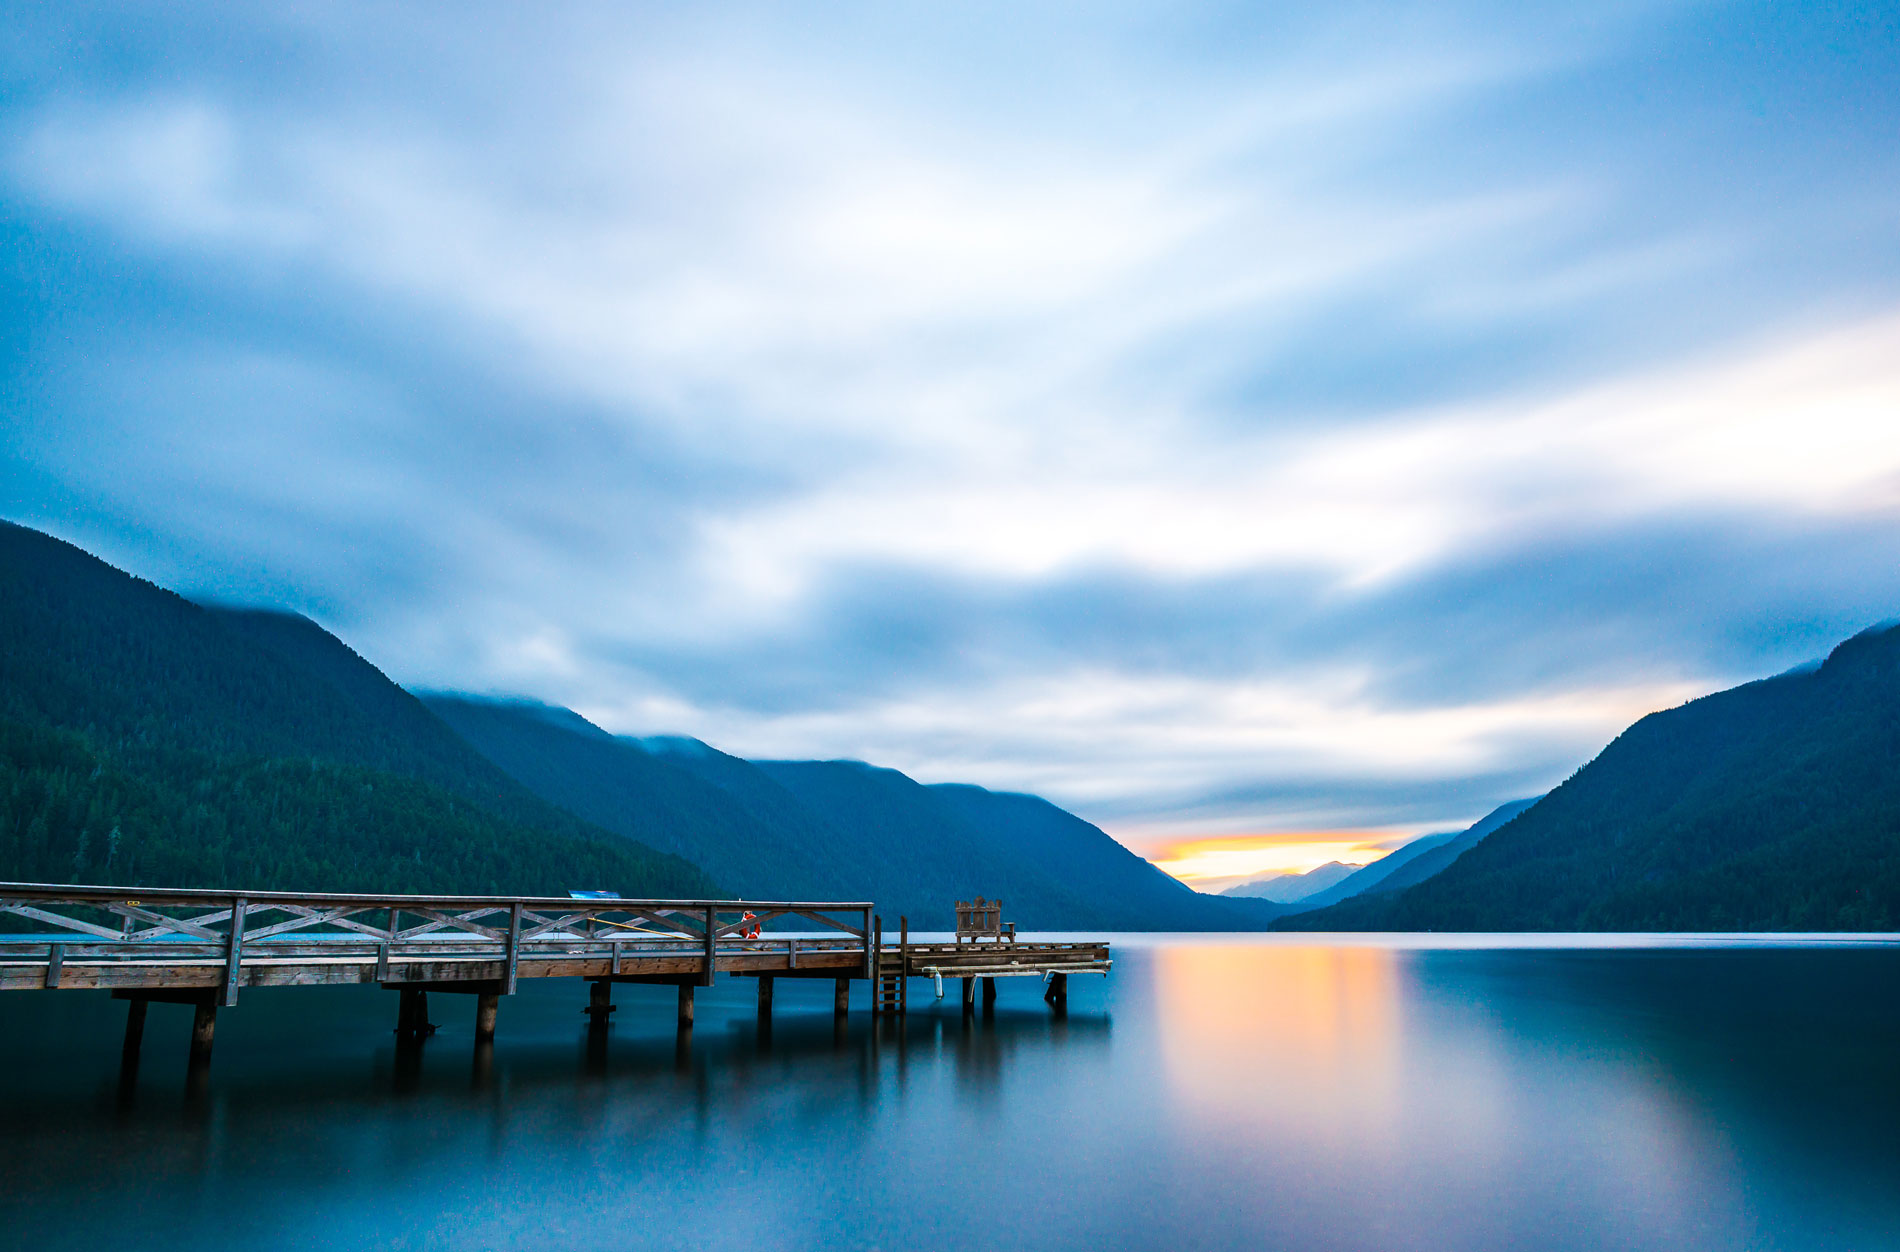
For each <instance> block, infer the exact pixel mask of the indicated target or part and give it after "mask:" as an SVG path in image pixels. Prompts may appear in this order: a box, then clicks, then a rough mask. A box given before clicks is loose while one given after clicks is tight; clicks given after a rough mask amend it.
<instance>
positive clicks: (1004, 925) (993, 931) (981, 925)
mask: <svg viewBox="0 0 1900 1252" xmlns="http://www.w3.org/2000/svg"><path fill="white" fill-rule="evenodd" d="M965 939H968V940H969V941H970V942H971V943H977V942H980V941H982V940H984V939H994V940H996V941H997V942H998V943H1004V942H1008V943H1015V942H1016V923H1015V922H1005V921H1004V920H1003V902H1002V901H1001V900H985V899H984V898H983V897H982V896H978V897H977V898H976V899H974V900H958V901H957V942H958V943H962V942H963V941H964V940H965Z"/></svg>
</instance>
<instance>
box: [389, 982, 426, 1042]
mask: <svg viewBox="0 0 1900 1252" xmlns="http://www.w3.org/2000/svg"><path fill="white" fill-rule="evenodd" d="M396 994H397V1003H396V1033H397V1034H399V1035H402V1036H404V1037H405V1038H417V1039H419V1038H421V1037H423V1036H424V1035H433V1034H434V1033H435V1023H433V1022H431V1021H430V1020H429V993H428V992H426V991H423V990H421V989H420V988H417V987H404V988H402V989H401V990H400V991H398V992H397V993H396Z"/></svg>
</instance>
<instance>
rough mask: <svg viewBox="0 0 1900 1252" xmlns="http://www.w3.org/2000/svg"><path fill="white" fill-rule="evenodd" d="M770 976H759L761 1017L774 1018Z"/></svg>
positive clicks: (771, 979)
mask: <svg viewBox="0 0 1900 1252" xmlns="http://www.w3.org/2000/svg"><path fill="white" fill-rule="evenodd" d="M773 981H774V980H773V978H772V976H771V975H770V974H760V975H759V1016H760V1017H770V1016H772V983H773Z"/></svg>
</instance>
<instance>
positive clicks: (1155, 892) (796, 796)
mask: <svg viewBox="0 0 1900 1252" xmlns="http://www.w3.org/2000/svg"><path fill="white" fill-rule="evenodd" d="M423 700H424V702H425V703H426V704H427V705H428V707H429V708H430V709H431V710H433V711H434V712H435V713H436V714H437V715H438V716H440V717H441V718H442V719H443V720H444V721H445V722H447V723H448V724H449V725H451V726H453V727H455V728H456V730H457V731H459V732H460V733H461V734H462V735H463V736H464V737H466V738H467V739H468V740H469V742H471V743H473V744H474V745H475V746H476V747H477V748H479V749H480V750H481V751H483V752H485V753H487V754H488V755H489V756H490V758H491V759H492V760H494V761H495V763H496V764H497V765H499V766H501V767H502V768H503V769H506V770H508V771H509V772H510V773H511V774H513V775H514V776H515V777H516V778H518V779H520V780H521V781H522V782H523V783H524V784H525V785H527V786H529V787H531V788H533V789H534V790H536V791H537V792H538V793H539V794H541V795H542V796H543V797H544V798H546V799H548V800H550V801H552V802H555V803H559V804H561V805H563V806H564V807H567V808H570V809H573V810H574V811H575V812H577V813H580V814H582V815H583V816H585V817H587V818H588V819H589V820H592V821H595V822H597V823H599V824H600V825H602V826H605V827H606V828H608V829H610V830H616V831H619V832H622V833H625V834H629V835H632V836H634V837H637V838H640V839H642V840H643V841H646V842H650V843H653V844H654V845H655V846H657V847H660V848H662V849H665V850H667V851H673V852H677V853H679V854H680V855H683V856H686V857H689V858H690V859H692V860H694V861H695V862H696V863H698V864H701V865H704V866H705V867H706V868H707V870H708V871H709V872H710V873H712V874H713V875H714V876H715V877H717V878H719V880H720V881H721V882H725V883H728V884H730V885H731V886H732V888H733V889H734V890H736V891H739V892H741V893H743V894H747V895H752V896H755V897H757V896H761V895H763V896H767V897H770V898H783V897H784V896H787V895H794V896H802V897H805V898H817V899H869V900H875V901H876V902H877V904H878V906H879V910H880V912H881V913H883V914H884V916H885V921H886V923H887V925H888V926H890V927H892V928H894V927H895V926H896V925H897V921H898V918H899V917H900V916H902V917H907V918H909V920H910V924H911V926H912V927H913V928H914V929H945V928H948V927H949V925H950V924H951V921H952V916H951V905H952V904H953V903H954V902H955V901H956V900H958V899H969V898H972V897H974V896H978V895H983V896H988V897H992V898H999V897H1000V898H1001V899H1002V900H1003V902H1004V911H1005V917H1006V919H1011V920H1015V921H1017V922H1019V923H1020V924H1021V925H1023V926H1025V927H1033V928H1036V929H1045V930H1046V929H1135V930H1152V929H1184V930H1209V929H1255V928H1259V927H1261V926H1263V925H1264V924H1265V923H1267V922H1268V921H1270V920H1272V918H1274V917H1276V916H1278V910H1276V909H1274V908H1273V907H1272V906H1271V905H1267V904H1265V903H1263V902H1255V901H1225V900H1220V899H1218V898H1216V897H1211V896H1205V895H1201V894H1199V893H1197V892H1194V891H1192V890H1190V889H1189V888H1187V887H1186V886H1184V885H1182V884H1181V883H1179V882H1178V881H1176V880H1175V879H1173V878H1170V877H1169V876H1168V875H1166V874H1164V873H1162V872H1161V871H1160V870H1158V869H1156V868H1155V867H1154V866H1153V865H1151V864H1149V863H1148V862H1147V861H1144V860H1142V859H1141V858H1140V857H1138V856H1136V855H1135V854H1134V853H1132V852H1130V851H1128V850H1127V849H1126V848H1124V847H1122V846H1121V845H1120V844H1118V843H1116V842H1115V841H1114V840H1113V839H1111V838H1109V836H1108V835H1106V834H1104V833H1103V832H1102V831H1101V830H1100V829H1098V828H1097V827H1095V826H1092V825H1090V824H1089V823H1087V822H1085V821H1083V820H1082V819H1081V818H1078V817H1076V816H1075V815H1073V814H1071V813H1067V812H1065V811H1063V810H1062V809H1060V808H1058V807H1056V806H1055V805H1053V804H1050V803H1049V802H1048V801H1046V800H1043V799H1040V798H1039V797H1036V796H1028V795H1016V794H1011V793H1006V792H993V791H988V790H985V789H984V788H981V787H974V786H969V785H965V784H954V783H949V784H934V785H928V786H926V785H924V784H921V783H918V782H917V781H915V780H914V779H912V778H909V777H907V776H906V775H904V774H902V773H900V772H898V771H896V770H892V769H884V768H881V767H878V766H873V765H867V764H864V763H863V762H859V761H747V760H743V759H741V758H739V757H735V756H732V755H729V754H728V753H724V752H721V751H719V750H718V749H716V748H713V747H711V746H710V745H708V744H705V743H702V742H700V741H699V740H697V739H689V738H685V737H681V736H649V737H644V738H616V737H614V736H612V735H609V734H608V733H607V732H606V731H604V730H601V729H600V728H599V727H596V726H593V725H591V724H589V723H586V722H584V721H582V720H581V719H580V718H579V716H578V714H574V713H572V712H570V711H568V710H555V709H550V708H548V707H546V706H540V705H534V704H531V703H525V702H515V701H496V700H492V699H480V698H474V697H469V696H461V695H453V694H447V693H439V692H436V693H427V694H425V695H424V696H423Z"/></svg>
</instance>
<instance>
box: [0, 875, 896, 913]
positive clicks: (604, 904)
mask: <svg viewBox="0 0 1900 1252" xmlns="http://www.w3.org/2000/svg"><path fill="white" fill-rule="evenodd" d="M0 897H13V898H18V899H22V900H50V901H53V902H55V903H61V904H105V903H119V902H122V901H125V900H137V901H139V902H141V903H147V904H161V905H168V904H223V905H230V904H232V903H234V902H235V901H237V900H240V899H242V900H245V901H248V902H249V903H251V904H265V903H273V902H283V903H293V904H305V903H321V904H332V905H335V904H354V905H359V906H360V907H363V908H383V907H385V906H387V905H391V904H398V905H402V906H404V907H405V908H406V907H407V906H408V905H410V904H438V905H450V906H452V907H456V908H473V907H476V906H478V905H491V906H498V907H503V908H505V907H507V906H508V905H511V904H516V903H519V904H521V905H523V906H524V907H542V908H554V907H557V906H558V907H561V908H568V909H573V908H577V907H587V906H591V907H593V908H594V909H596V910H605V911H613V910H612V906H614V905H629V904H630V905H634V906H636V907H639V908H655V907H658V908H672V909H697V910H699V911H701V912H704V911H705V910H706V909H708V908H713V909H717V910H719V911H720V912H722V913H728V912H734V911H737V910H741V909H760V908H768V909H785V910H799V911H803V910H811V911H813V912H826V913H844V912H858V911H861V910H863V909H868V908H872V907H874V905H873V902H872V901H869V900H847V901H840V900H658V899H639V898H635V897H633V896H616V897H613V898H612V899H602V898H586V899H575V898H574V897H572V896H458V895H397V894H392V893H379V894H364V893H360V892H335V891H241V890H226V889H224V888H204V889H199V888H182V887H100V886H70V885H67V884H63V883H28V882H0Z"/></svg>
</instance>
